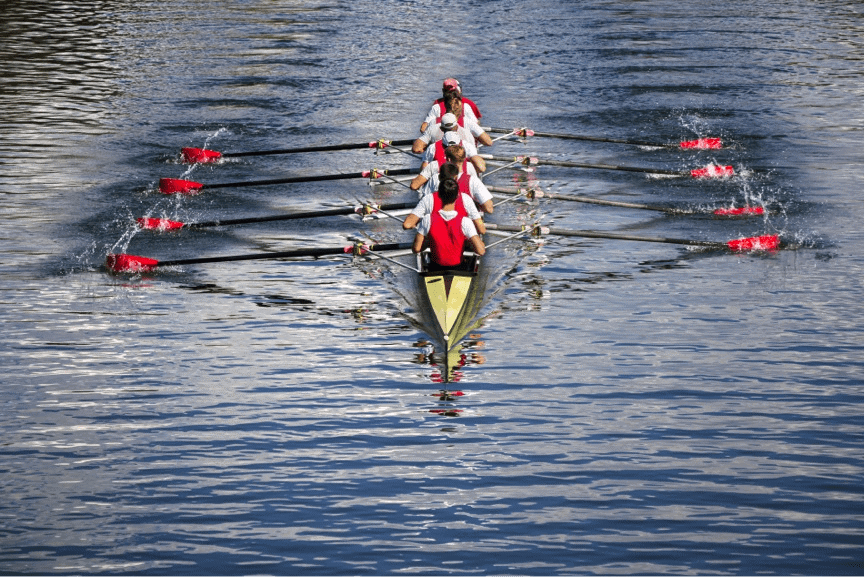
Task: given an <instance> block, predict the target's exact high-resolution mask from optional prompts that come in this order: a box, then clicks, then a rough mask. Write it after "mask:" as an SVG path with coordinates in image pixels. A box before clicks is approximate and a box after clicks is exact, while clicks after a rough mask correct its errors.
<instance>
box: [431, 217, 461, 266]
mask: <svg viewBox="0 0 865 577" xmlns="http://www.w3.org/2000/svg"><path fill="white" fill-rule="evenodd" d="M462 220H463V217H462V216H461V215H457V217H456V218H452V219H451V220H445V219H444V218H442V215H440V214H439V213H438V210H435V211H434V212H433V213H432V214H431V215H430V232H429V241H430V252H431V253H432V260H433V262H435V263H436V264H437V265H439V266H444V267H454V266H459V264H460V263H461V262H462V259H463V245H464V244H465V242H466V237H465V235H464V234H463V231H462Z"/></svg>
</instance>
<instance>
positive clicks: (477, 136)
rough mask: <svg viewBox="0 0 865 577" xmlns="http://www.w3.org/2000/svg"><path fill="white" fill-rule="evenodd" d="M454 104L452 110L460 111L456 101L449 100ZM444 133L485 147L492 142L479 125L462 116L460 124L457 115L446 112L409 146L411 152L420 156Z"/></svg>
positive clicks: (459, 105)
mask: <svg viewBox="0 0 865 577" xmlns="http://www.w3.org/2000/svg"><path fill="white" fill-rule="evenodd" d="M449 100H452V101H453V102H454V103H456V104H454V105H453V109H454V110H458V111H459V110H461V108H459V107H461V106H462V104H460V103H459V101H458V100H457V99H449ZM445 132H456V133H457V134H459V135H460V137H461V138H462V139H463V140H464V141H467V142H473V143H475V144H477V143H481V144H483V145H485V146H492V145H493V140H492V138H490V136H489V134H487V133H486V132H484V129H483V128H481V127H480V125H479V124H478V123H477V122H475V121H474V120H472V119H470V118H465V116H463V118H462V123H460V121H459V119H458V115H457V114H456V113H454V112H448V113H446V114H444V115H443V116H442V117H441V118H439V119H438V123H437V124H430V125H429V127H427V129H426V130H425V131H424V133H423V134H422V135H420V136H419V137H418V138H417V140H415V141H414V143H413V144H412V146H411V151H412V152H414V153H415V154H420V153H422V152H423V151H424V150H426V149H427V147H428V146H430V145H431V144H432V143H434V142H438V141H439V140H441V139H442V137H443V136H444V133H445Z"/></svg>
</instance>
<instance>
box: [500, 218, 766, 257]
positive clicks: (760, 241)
mask: <svg viewBox="0 0 865 577" xmlns="http://www.w3.org/2000/svg"><path fill="white" fill-rule="evenodd" d="M486 226H487V228H488V229H490V230H503V231H514V232H520V231H524V230H529V229H532V230H533V233H534V234H537V235H543V234H554V235H559V236H578V237H585V238H608V239H613V240H633V241H639V242H662V243H668V244H684V245H690V246H700V247H705V248H714V249H730V250H733V251H736V252H744V251H751V250H765V251H773V250H776V249H777V248H778V246H779V245H780V241H779V240H778V235H776V234H773V235H765V236H754V237H749V238H738V239H735V240H729V241H727V242H716V241H710V240H688V239H681V238H657V237H647V236H634V235H629V234H618V233H612V232H599V231H594V230H567V229H561V228H549V227H545V226H540V225H534V226H531V227H527V228H526V227H520V226H509V225H503V224H493V223H488V224H487V225H486Z"/></svg>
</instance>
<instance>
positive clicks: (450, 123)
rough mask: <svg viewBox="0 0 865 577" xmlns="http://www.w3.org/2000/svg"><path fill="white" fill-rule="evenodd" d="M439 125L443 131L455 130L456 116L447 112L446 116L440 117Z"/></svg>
mask: <svg viewBox="0 0 865 577" xmlns="http://www.w3.org/2000/svg"><path fill="white" fill-rule="evenodd" d="M440 125H441V127H442V128H443V129H445V130H447V129H450V128H454V129H455V128H456V126H457V117H456V115H455V114H453V113H452V112H448V113H447V114H445V115H444V116H442V119H441V123H440Z"/></svg>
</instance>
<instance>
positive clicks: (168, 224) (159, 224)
mask: <svg viewBox="0 0 865 577" xmlns="http://www.w3.org/2000/svg"><path fill="white" fill-rule="evenodd" d="M416 205H417V203H416V202H412V203H409V202H403V203H398V204H383V205H381V206H378V205H375V204H364V205H362V206H359V207H356V206H351V207H345V208H332V209H328V210H314V211H309V212H293V213H289V214H275V215H271V216H253V217H247V218H232V219H226V220H211V221H202V222H178V221H176V220H169V219H167V218H138V219H135V220H136V222H137V223H138V226H140V227H141V228H144V229H148V230H177V229H181V228H208V227H213V226H231V225H235V224H253V223H257V222H274V221H279V220H296V219H303V218H319V217H325V216H339V215H346V214H362V215H364V216H366V215H369V214H373V213H375V212H383V213H385V214H386V211H388V210H401V209H405V208H414V207H415V206H416Z"/></svg>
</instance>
